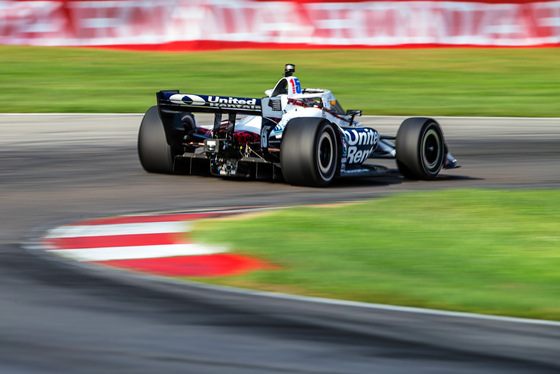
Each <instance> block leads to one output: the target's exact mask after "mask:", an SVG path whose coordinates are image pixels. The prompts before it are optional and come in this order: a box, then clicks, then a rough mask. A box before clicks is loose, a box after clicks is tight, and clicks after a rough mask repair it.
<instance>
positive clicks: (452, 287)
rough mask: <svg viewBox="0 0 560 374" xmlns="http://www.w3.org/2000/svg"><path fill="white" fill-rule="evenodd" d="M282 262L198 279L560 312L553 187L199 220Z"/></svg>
mask: <svg viewBox="0 0 560 374" xmlns="http://www.w3.org/2000/svg"><path fill="white" fill-rule="evenodd" d="M193 235H194V237H195V239H196V240H197V241H200V242H203V243H227V244H228V245H229V247H230V248H231V249H232V251H234V252H236V253H241V254H246V255H251V256H256V257H258V258H260V259H263V260H267V261H270V262H272V263H273V264H276V265H278V266H279V267H280V269H278V270H269V271H259V272H254V273H250V274H245V275H239V276H234V277H222V278H206V279H200V280H202V281H204V282H211V283H217V284H226V285H231V286H238V287H247V288H254V289H261V290H269V291H278V292H285V293H294V294H301V295H311V296H320V297H327V298H336V299H344V300H357V301H364V302H372V303H385V304H397V305H408V306H416V307H427V308H439V309H446V310H458V311H466V312H478V313H486V314H496V315H509V316H519V317H531V318H544V319H553V320H560V271H559V269H560V191H559V190H539V191H515V192H510V191H490V190H459V191H445V192H442V191H438V192H433V193H432V192H428V193H411V194H402V195H394V196H391V197H387V198H383V199H380V200H376V201H373V202H366V203H360V204H352V205H342V206H334V207H314V208H306V207H302V208H296V209H287V210H281V211H272V212H267V213H266V214H263V215H260V216H255V217H249V218H247V219H239V218H234V219H226V220H207V221H202V222H199V223H198V224H197V225H196V228H195V231H194V233H193Z"/></svg>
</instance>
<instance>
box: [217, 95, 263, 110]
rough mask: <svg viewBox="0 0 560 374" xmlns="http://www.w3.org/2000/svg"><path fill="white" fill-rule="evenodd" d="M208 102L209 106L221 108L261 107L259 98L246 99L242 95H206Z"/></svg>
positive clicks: (257, 108)
mask: <svg viewBox="0 0 560 374" xmlns="http://www.w3.org/2000/svg"><path fill="white" fill-rule="evenodd" d="M208 103H209V104H210V106H215V107H222V108H236V109H253V110H260V109H261V101H260V100H259V99H248V98H243V97H231V96H208Z"/></svg>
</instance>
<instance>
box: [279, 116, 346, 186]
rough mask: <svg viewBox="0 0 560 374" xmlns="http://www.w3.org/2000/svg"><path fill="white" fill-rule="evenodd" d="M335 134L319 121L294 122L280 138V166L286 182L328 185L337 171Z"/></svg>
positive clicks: (304, 120)
mask: <svg viewBox="0 0 560 374" xmlns="http://www.w3.org/2000/svg"><path fill="white" fill-rule="evenodd" d="M339 154H340V152H339V149H338V142H337V130H336V129H335V126H334V125H333V124H332V123H330V122H329V121H327V120H325V119H322V118H294V119H292V120H291V121H290V122H288V124H287V125H286V129H285V130H284V133H283V134H282V144H281V150H280V164H281V165H282V174H283V175H284V179H285V180H286V182H288V183H290V184H293V185H299V186H313V187H323V186H327V185H329V184H330V183H331V182H332V180H333V179H334V177H335V176H336V174H337V172H338V169H339V157H340V156H339Z"/></svg>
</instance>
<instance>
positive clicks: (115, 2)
mask: <svg viewBox="0 0 560 374" xmlns="http://www.w3.org/2000/svg"><path fill="white" fill-rule="evenodd" d="M0 44H8V45H37V46H104V47H115V48H133V49H166V50H194V49H219V48H235V47H243V48H246V47H251V48H324V47H329V48H355V47H399V46H407V47H426V46H484V47H535V46H557V45H560V1H538V2H529V1H519V0H517V1H512V2H507V3H502V2H497V1H492V0H491V1H489V2H479V1H472V2H471V1H445V0H444V1H407V0H400V1H357V2H337V1H327V2H325V1H321V2H315V1H302V0H300V1H255V0H159V1H144V0H139V1H132V0H112V1H81V0H73V1H64V0H58V1H56V0H53V1H48V0H47V1H1V0H0Z"/></svg>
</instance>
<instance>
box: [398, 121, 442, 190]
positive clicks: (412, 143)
mask: <svg viewBox="0 0 560 374" xmlns="http://www.w3.org/2000/svg"><path fill="white" fill-rule="evenodd" d="M396 149H397V155H396V159H397V166H398V168H399V171H400V172H401V174H402V175H403V176H405V177H406V178H409V179H423V180H431V179H434V178H436V177H437V175H438V174H439V172H440V171H441V169H442V167H443V164H444V161H445V142H444V139H443V132H442V131H441V128H440V126H439V124H438V123H437V122H436V121H435V120H433V119H431V118H422V117H417V118H408V119H406V120H405V121H404V122H403V123H402V124H401V126H400V127H399V130H398V132H397V139H396Z"/></svg>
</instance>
